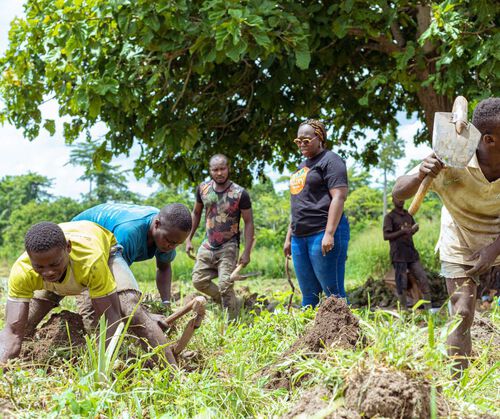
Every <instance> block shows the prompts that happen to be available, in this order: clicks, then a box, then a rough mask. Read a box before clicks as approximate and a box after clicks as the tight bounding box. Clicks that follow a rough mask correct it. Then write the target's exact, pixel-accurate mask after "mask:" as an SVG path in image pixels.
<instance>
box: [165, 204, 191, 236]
mask: <svg viewBox="0 0 500 419" xmlns="http://www.w3.org/2000/svg"><path fill="white" fill-rule="evenodd" d="M159 219H160V225H165V226H169V227H170V226H173V227H177V228H178V229H180V230H182V231H191V227H193V220H192V219H191V213H190V212H189V209H188V207H186V206H185V205H184V204H168V205H165V206H164V207H163V208H162V209H161V210H160V214H159Z"/></svg>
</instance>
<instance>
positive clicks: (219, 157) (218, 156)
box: [208, 154, 229, 166]
mask: <svg viewBox="0 0 500 419" xmlns="http://www.w3.org/2000/svg"><path fill="white" fill-rule="evenodd" d="M214 160H224V162H225V163H226V165H227V166H229V159H228V157H227V156H226V155H225V154H214V155H213V156H212V157H210V161H209V162H208V165H209V166H211V165H212V162H213V161H214Z"/></svg>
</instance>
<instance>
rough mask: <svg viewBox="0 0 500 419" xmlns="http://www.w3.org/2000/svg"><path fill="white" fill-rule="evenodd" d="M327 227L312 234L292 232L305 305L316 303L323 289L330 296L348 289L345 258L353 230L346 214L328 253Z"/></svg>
mask: <svg viewBox="0 0 500 419" xmlns="http://www.w3.org/2000/svg"><path fill="white" fill-rule="evenodd" d="M324 233H325V232H324V231H322V232H320V233H316V234H313V235H311V236H304V237H296V236H292V259H293V265H294V267H295V273H296V274H297V280H298V281H299V286H300V290H301V291H302V306H303V307H304V306H308V305H311V306H313V307H315V306H316V305H317V304H318V303H319V294H320V293H321V291H323V292H324V293H325V295H326V296H327V297H329V296H330V295H332V294H333V295H335V296H336V297H341V298H346V293H345V289H344V275H345V262H346V259H347V246H348V244H349V237H350V230H349V222H348V221H347V218H346V217H345V216H344V215H342V217H341V219H340V222H339V225H338V227H337V230H336V231H335V235H334V246H333V249H332V250H330V251H329V252H328V253H327V254H326V255H325V256H323V254H322V252H321V241H322V240H323V235H324Z"/></svg>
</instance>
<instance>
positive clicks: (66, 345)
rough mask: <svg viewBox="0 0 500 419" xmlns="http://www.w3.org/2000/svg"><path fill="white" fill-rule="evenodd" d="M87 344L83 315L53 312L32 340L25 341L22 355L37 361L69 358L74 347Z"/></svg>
mask: <svg viewBox="0 0 500 419" xmlns="http://www.w3.org/2000/svg"><path fill="white" fill-rule="evenodd" d="M83 345H85V328H84V326H83V320H82V316H80V315H79V314H77V313H72V312H71V311H67V310H63V311H61V312H60V313H56V314H53V315H52V316H51V317H50V318H49V320H47V322H46V323H45V324H44V325H43V326H42V327H41V328H40V329H38V330H37V331H36V332H35V336H34V337H33V339H31V340H26V341H25V342H23V348H22V350H21V355H20V357H21V358H22V359H25V360H30V361H34V362H36V363H45V362H46V361H48V360H49V359H50V358H52V357H54V356H57V357H58V358H65V359H69V358H70V357H71V350H70V349H72V348H76V347H80V346H83Z"/></svg>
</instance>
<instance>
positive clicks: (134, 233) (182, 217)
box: [73, 204, 192, 318]
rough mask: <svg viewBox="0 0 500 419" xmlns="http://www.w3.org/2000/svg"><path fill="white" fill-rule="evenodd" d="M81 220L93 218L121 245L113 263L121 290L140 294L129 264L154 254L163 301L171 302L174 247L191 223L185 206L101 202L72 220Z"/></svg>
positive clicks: (146, 258) (188, 230) (157, 280)
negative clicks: (159, 206)
mask: <svg viewBox="0 0 500 419" xmlns="http://www.w3.org/2000/svg"><path fill="white" fill-rule="evenodd" d="M81 220H86V221H92V222H94V223H96V224H99V225H100V226H101V227H104V228H105V229H106V230H109V231H111V232H112V233H113V234H114V235H115V237H116V240H117V242H118V244H119V245H121V246H122V248H123V249H122V250H121V252H118V253H117V255H116V256H115V258H114V261H113V263H112V270H113V274H114V276H115V280H116V282H117V291H118V292H119V293H120V292H123V291H131V290H133V291H136V293H139V296H140V291H139V286H138V285H137V281H136V280H135V277H134V275H133V273H132V271H131V270H130V268H129V266H130V265H131V264H132V263H134V262H139V261H143V260H148V259H151V258H153V257H155V258H156V266H157V271H156V286H157V288H158V292H159V293H160V297H161V300H162V302H163V303H164V304H165V305H168V304H170V298H171V286H172V268H171V262H172V261H173V260H174V258H175V255H176V252H175V248H176V247H177V246H178V245H179V244H181V243H183V242H184V241H185V240H186V238H187V236H188V235H189V232H190V230H191V226H192V221H191V214H190V212H189V210H188V209H187V207H186V206H184V205H182V204H169V205H166V206H165V207H163V208H162V209H161V210H158V209H157V208H155V207H149V206H142V205H128V204H101V205H97V206H95V207H92V208H89V209H87V210H86V211H83V212H82V213H81V214H79V215H77V216H76V217H75V218H73V221H81ZM137 301H138V300H137ZM86 317H87V318H88V316H86Z"/></svg>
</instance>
